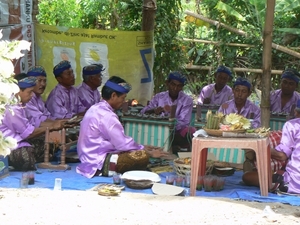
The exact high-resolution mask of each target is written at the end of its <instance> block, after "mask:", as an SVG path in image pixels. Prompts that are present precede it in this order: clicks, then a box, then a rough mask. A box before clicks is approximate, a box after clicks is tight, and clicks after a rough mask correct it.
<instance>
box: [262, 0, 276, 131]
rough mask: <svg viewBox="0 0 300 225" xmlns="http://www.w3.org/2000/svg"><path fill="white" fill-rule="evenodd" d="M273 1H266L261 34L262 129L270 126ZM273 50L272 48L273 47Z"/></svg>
mask: <svg viewBox="0 0 300 225" xmlns="http://www.w3.org/2000/svg"><path fill="white" fill-rule="evenodd" d="M274 11H275V0H267V12H266V18H265V27H264V33H263V35H264V36H263V63H262V64H263V69H262V70H263V76H262V89H261V104H260V111H261V115H260V121H261V125H262V126H264V127H269V126H270V90H271V68H272V47H273V43H272V32H273V23H274ZM273 48H274V47H273Z"/></svg>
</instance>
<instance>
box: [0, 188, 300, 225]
mask: <svg viewBox="0 0 300 225" xmlns="http://www.w3.org/2000/svg"><path fill="white" fill-rule="evenodd" d="M267 205H269V206H270V207H271V209H272V211H273V212H274V214H273V215H272V214H266V213H264V208H265V207H266V206H267ZM0 224H1V225H10V224H13V225H17V224H25V225H27V224H28V225H32V224H38V225H40V224H41V225H42V224H47V225H48V224H49V225H50V224H51V225H61V224H63V225H65V224H72V225H77V224H78V225H81V224H82V225H85V224H89V225H91V224H105V225H106V224H130V225H134V224H221V225H222V224H230V225H232V224H243V225H249V224H250V225H254V224H263V225H265V224H274V225H275V224H282V225H285V224H287V225H292V224H300V207H295V206H291V205H284V204H281V203H268V204H266V203H258V202H248V201H237V200H231V199H224V198H204V197H189V196H188V197H181V196H157V195H150V194H136V193H128V192H122V193H121V194H120V195H119V196H116V197H106V196H100V195H98V193H97V191H68V190H63V191H53V190H49V189H32V188H30V189H0Z"/></svg>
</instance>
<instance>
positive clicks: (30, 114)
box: [25, 66, 55, 127]
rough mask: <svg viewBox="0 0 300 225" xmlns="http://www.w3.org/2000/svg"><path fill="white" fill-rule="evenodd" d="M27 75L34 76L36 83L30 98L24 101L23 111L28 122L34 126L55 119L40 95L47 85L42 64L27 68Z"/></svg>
mask: <svg viewBox="0 0 300 225" xmlns="http://www.w3.org/2000/svg"><path fill="white" fill-rule="evenodd" d="M27 76H28V77H35V78H36V85H35V87H34V89H33V93H32V98H31V99H30V101H29V102H28V103H26V107H25V111H26V114H27V118H28V120H29V121H30V123H31V124H32V125H34V126H35V127H39V126H40V125H41V123H42V122H48V121H53V120H55V117H53V116H51V114H50V112H49V111H48V109H47V108H46V106H45V102H44V101H43V99H42V97H41V95H42V94H43V93H44V91H45V88H46V85H47V75H46V71H45V69H44V68H43V67H42V66H33V67H31V68H29V70H28V72H27Z"/></svg>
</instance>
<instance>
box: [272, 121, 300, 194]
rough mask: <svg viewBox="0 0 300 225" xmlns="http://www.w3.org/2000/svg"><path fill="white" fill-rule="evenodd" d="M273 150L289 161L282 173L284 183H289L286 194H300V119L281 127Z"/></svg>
mask: <svg viewBox="0 0 300 225" xmlns="http://www.w3.org/2000/svg"><path fill="white" fill-rule="evenodd" d="M275 149H276V150H277V151H279V152H284V153H285V154H286V156H287V157H288V159H289V161H288V163H287V165H286V172H285V173H284V181H285V182H286V183H289V185H288V186H289V189H288V192H289V193H297V194H300V118H296V119H292V120H289V121H287V122H286V123H285V124H284V125H283V128H282V137H281V141H280V144H279V145H278V146H277V147H275Z"/></svg>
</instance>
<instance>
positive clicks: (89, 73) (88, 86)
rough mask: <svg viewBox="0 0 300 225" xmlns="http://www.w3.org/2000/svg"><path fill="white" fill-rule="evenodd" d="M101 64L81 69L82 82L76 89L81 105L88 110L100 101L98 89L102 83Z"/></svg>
mask: <svg viewBox="0 0 300 225" xmlns="http://www.w3.org/2000/svg"><path fill="white" fill-rule="evenodd" d="M103 70H104V69H103V65H102V64H92V65H89V66H85V67H83V69H82V79H83V82H82V84H80V85H79V86H78V87H77V90H78V95H79V100H80V102H81V104H82V105H83V106H84V107H86V109H89V108H90V107H91V106H92V105H94V104H96V103H98V102H99V101H100V98H101V96H100V92H99V91H98V87H99V86H100V85H101V83H102V74H101V72H102V71H103Z"/></svg>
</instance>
